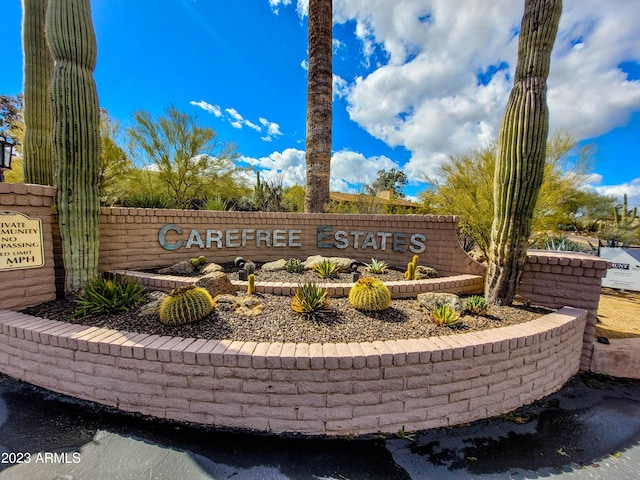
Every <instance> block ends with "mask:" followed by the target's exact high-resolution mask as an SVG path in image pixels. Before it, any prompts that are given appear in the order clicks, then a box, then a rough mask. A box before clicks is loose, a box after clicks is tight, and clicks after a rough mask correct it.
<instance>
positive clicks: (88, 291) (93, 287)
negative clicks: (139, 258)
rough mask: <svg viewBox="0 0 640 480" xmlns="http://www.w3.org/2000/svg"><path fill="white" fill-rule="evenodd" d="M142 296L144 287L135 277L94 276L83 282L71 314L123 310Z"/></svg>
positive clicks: (79, 314) (81, 315)
mask: <svg viewBox="0 0 640 480" xmlns="http://www.w3.org/2000/svg"><path fill="white" fill-rule="evenodd" d="M143 296H144V287H142V286H141V285H140V284H139V283H138V282H137V281H136V280H135V279H132V278H128V277H123V276H116V277H114V278H112V279H105V278H103V277H95V278H92V279H91V280H89V281H87V282H85V284H84V287H83V291H82V293H81V294H80V295H79V296H78V298H76V299H75V303H76V304H77V305H78V308H77V310H76V311H75V312H74V313H73V316H74V317H86V316H87V315H95V314H98V313H113V312H123V311H126V310H128V309H129V308H131V307H132V306H134V305H135V304H137V303H138V302H140V301H141V300H142V297H143Z"/></svg>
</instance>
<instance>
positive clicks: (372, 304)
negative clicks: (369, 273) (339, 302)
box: [349, 277, 391, 312]
mask: <svg viewBox="0 0 640 480" xmlns="http://www.w3.org/2000/svg"><path fill="white" fill-rule="evenodd" d="M349 303H350V304H351V306H352V307H353V308H355V309H356V310H364V311H368V312H379V311H382V310H386V309H387V308H389V306H390V305H391V292H390V291H389V289H388V288H387V286H386V285H385V284H384V283H383V282H381V281H380V280H378V279H377V278H371V277H363V278H361V279H360V280H358V281H357V282H356V283H355V284H354V285H353V287H351V290H349Z"/></svg>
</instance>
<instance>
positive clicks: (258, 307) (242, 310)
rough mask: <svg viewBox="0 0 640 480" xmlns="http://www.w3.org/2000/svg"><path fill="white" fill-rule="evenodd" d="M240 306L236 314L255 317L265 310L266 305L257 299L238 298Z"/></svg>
mask: <svg viewBox="0 0 640 480" xmlns="http://www.w3.org/2000/svg"><path fill="white" fill-rule="evenodd" d="M236 298H237V301H238V303H237V304H238V306H237V308H236V313H237V314H239V315H244V316H245V317H255V316H257V315H260V314H261V313H262V311H263V310H264V304H263V303H262V302H261V301H260V299H259V298H257V297H253V296H250V297H236Z"/></svg>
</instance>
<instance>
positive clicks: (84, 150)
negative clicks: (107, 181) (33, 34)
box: [46, 0, 100, 295]
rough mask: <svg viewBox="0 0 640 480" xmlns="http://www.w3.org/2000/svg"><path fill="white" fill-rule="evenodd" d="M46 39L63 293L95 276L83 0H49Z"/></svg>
mask: <svg viewBox="0 0 640 480" xmlns="http://www.w3.org/2000/svg"><path fill="white" fill-rule="evenodd" d="M46 37H47V43H48V44H49V49H50V50H51V54H52V56H53V58H54V60H55V66H54V70H53V77H52V82H51V98H52V107H53V146H54V153H55V158H56V162H57V169H56V170H57V174H56V178H57V187H58V188H57V192H58V193H57V207H58V223H59V227H60V238H61V243H62V256H63V260H64V269H65V294H67V295H70V294H74V293H76V292H78V291H79V290H80V289H81V288H82V285H83V283H84V282H85V281H87V280H88V279H89V278H90V277H92V276H96V275H97V274H98V242H99V231H100V225H99V213H100V199H99V193H98V188H97V185H98V170H99V162H100V137H99V130H98V129H99V116H98V115H99V114H98V95H97V93H96V84H95V81H94V78H93V70H94V68H95V65H96V55H97V49H96V38H95V33H94V30H93V23H92V21H91V7H90V3H89V0H50V1H49V8H48V10H47V19H46Z"/></svg>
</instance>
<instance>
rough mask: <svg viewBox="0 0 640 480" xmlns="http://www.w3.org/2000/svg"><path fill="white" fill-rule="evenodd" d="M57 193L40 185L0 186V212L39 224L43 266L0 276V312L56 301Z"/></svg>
mask: <svg viewBox="0 0 640 480" xmlns="http://www.w3.org/2000/svg"><path fill="white" fill-rule="evenodd" d="M55 195H56V190H55V188H53V187H45V186H42V185H28V184H14V183H4V182H3V183H0V212H4V211H9V212H19V213H21V214H23V215H26V216H28V217H30V218H32V219H36V218H37V219H40V220H41V222H42V240H43V247H44V266H42V267H38V268H25V269H15V270H3V271H1V272H0V309H2V310H4V309H18V308H26V307H30V306H32V305H37V304H39V303H43V302H48V301H50V300H53V299H55V296H56V289H55V269H54V268H55V267H54V255H53V241H52V224H51V214H52V205H53V203H54V198H55ZM0 253H1V249H0Z"/></svg>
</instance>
